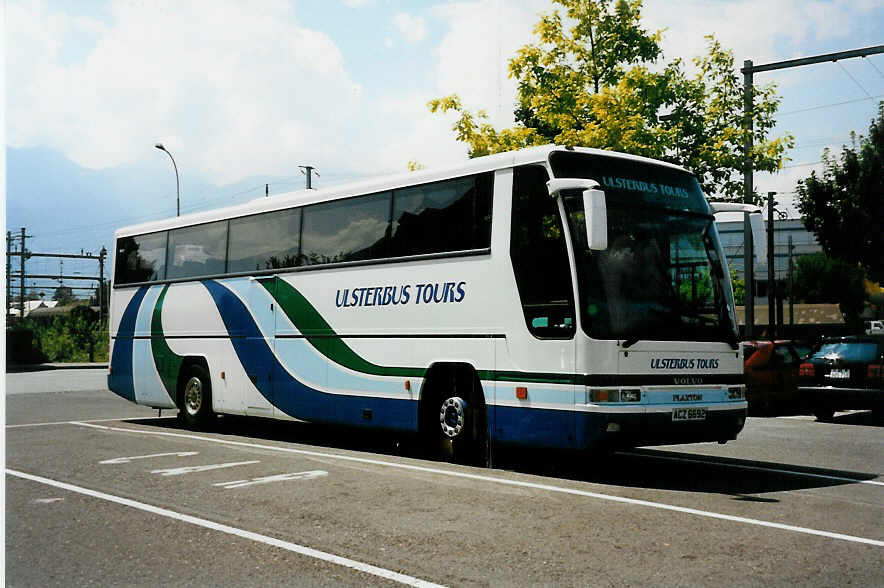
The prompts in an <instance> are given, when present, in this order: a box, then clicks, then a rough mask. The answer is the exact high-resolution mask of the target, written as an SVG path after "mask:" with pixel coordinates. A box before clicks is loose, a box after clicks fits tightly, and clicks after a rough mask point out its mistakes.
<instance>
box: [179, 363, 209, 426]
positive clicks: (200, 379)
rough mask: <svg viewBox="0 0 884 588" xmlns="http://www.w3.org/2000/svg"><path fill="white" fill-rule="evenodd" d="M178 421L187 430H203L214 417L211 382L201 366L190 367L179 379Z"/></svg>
mask: <svg viewBox="0 0 884 588" xmlns="http://www.w3.org/2000/svg"><path fill="white" fill-rule="evenodd" d="M179 395H180V398H179V403H178V420H179V421H180V422H181V423H182V424H183V425H184V426H186V427H187V428H189V429H203V428H205V427H207V426H208V425H209V423H211V421H212V420H213V418H214V417H215V413H213V412H212V381H211V380H210V379H209V374H208V372H207V371H206V370H205V368H203V367H202V366H201V365H191V366H190V367H188V368H187V371H186V372H185V373H184V377H183V378H182V379H181V390H180V392H179Z"/></svg>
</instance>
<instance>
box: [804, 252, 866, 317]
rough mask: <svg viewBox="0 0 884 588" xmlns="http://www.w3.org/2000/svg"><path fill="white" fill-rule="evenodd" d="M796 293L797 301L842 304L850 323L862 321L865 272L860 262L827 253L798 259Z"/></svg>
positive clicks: (842, 309)
mask: <svg viewBox="0 0 884 588" xmlns="http://www.w3.org/2000/svg"><path fill="white" fill-rule="evenodd" d="M792 281H793V293H794V296H795V300H796V301H797V302H803V303H809V304H815V303H835V302H837V303H838V307H839V308H840V309H841V312H842V313H844V314H845V315H846V316H847V317H848V321H849V322H855V321H857V320H858V318H859V315H860V313H861V312H862V310H863V306H864V304H865V298H866V289H865V272H864V271H863V270H862V268H860V267H857V265H856V264H852V263H848V262H845V261H842V260H840V259H833V258H831V257H829V256H828V255H826V254H825V253H823V252H819V253H813V254H810V255H802V256H801V257H799V258H798V259H796V260H795V273H794V275H793V280H792Z"/></svg>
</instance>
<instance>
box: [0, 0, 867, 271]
mask: <svg viewBox="0 0 884 588" xmlns="http://www.w3.org/2000/svg"><path fill="white" fill-rule="evenodd" d="M554 8H555V6H554V5H553V4H552V2H551V1H550V0H475V1H466V0H465V1H460V2H454V1H444V0H436V1H426V2H423V1H419V0H411V1H406V0H263V1H259V0H255V1H250V2H245V1H243V0H168V1H167V0H105V1H99V0H71V1H63V0H26V1H19V0H8V1H7V2H6V5H5V28H4V36H5V55H6V68H5V82H4V83H5V113H4V116H5V134H6V158H5V164H6V165H5V174H6V181H5V182H4V183H5V187H6V211H5V213H6V226H7V230H11V231H13V232H15V233H18V231H19V230H20V227H26V229H27V234H28V235H29V236H32V237H30V238H29V239H28V242H27V243H28V249H30V250H31V251H37V252H69V253H78V252H79V251H80V250H81V249H82V250H84V251H87V252H88V251H91V252H97V251H98V250H99V249H100V248H101V247H102V246H104V247H107V248H108V249H111V248H112V238H113V230H114V229H115V228H118V227H120V226H125V225H129V224H135V223H139V222H144V221H148V220H155V219H160V218H164V217H168V216H174V214H175V205H176V188H175V174H174V170H173V167H172V164H171V160H170V159H169V157H168V156H167V155H166V154H165V153H162V152H160V151H158V150H157V149H155V148H154V145H155V144H156V143H158V142H162V143H163V144H164V145H165V146H166V148H167V149H168V150H169V152H171V153H172V154H173V156H174V158H175V161H176V163H177V166H178V170H179V174H180V183H181V188H180V195H181V211H182V213H187V212H191V211H196V210H205V209H211V208H216V207H221V206H227V205H233V204H239V203H242V202H245V201H248V200H250V199H253V198H258V197H262V196H263V195H264V192H265V184H269V191H270V193H271V196H272V195H274V194H280V193H283V192H288V191H291V190H299V189H302V188H303V186H304V176H303V175H302V174H301V172H300V170H299V169H298V166H301V165H312V166H315V167H316V168H317V169H318V173H319V177H318V178H317V177H315V178H314V179H313V183H314V186H315V187H324V186H331V185H334V184H339V183H342V182H347V181H353V180H362V179H366V178H368V177H371V176H376V175H383V174H387V173H398V172H403V171H405V170H406V169H407V164H408V162H409V161H412V160H415V161H419V162H420V163H421V164H423V165H425V166H428V167H436V166H444V165H448V164H456V163H458V162H461V161H464V160H465V159H466V147H465V145H463V144H462V143H458V142H457V141H456V140H455V139H454V133H453V132H452V130H451V124H452V122H453V118H452V116H448V115H439V114H431V113H430V112H429V110H428V109H427V102H428V101H429V100H431V99H433V98H436V97H440V96H446V95H449V94H452V93H457V94H458V95H459V96H460V97H461V99H462V100H463V103H464V105H465V107H466V108H467V109H469V110H477V109H480V108H481V109H484V110H486V111H487V112H488V114H489V116H490V118H491V122H492V123H493V124H494V125H495V126H497V127H498V128H502V127H506V126H510V125H512V123H513V117H512V110H513V104H514V99H515V83H514V81H513V80H511V79H508V78H507V62H508V60H509V59H510V58H511V57H512V56H513V55H514V53H515V51H516V50H517V49H518V48H519V47H521V46H522V45H524V44H526V43H528V42H530V41H532V40H533V36H532V29H533V26H534V24H535V23H536V22H537V20H538V15H539V13H541V12H549V11H551V10H553V9H554ZM643 22H644V24H645V26H646V28H647V29H649V30H657V29H663V30H664V33H663V42H662V47H663V50H664V59H665V60H667V61H668V60H671V59H674V58H678V57H681V58H683V59H684V60H685V61H687V62H690V60H691V59H692V58H693V57H695V56H698V55H701V54H702V53H703V52H704V48H705V40H704V36H705V35H708V34H715V35H716V37H717V39H718V40H719V41H721V43H722V45H723V46H724V47H726V48H729V49H731V50H732V51H733V52H734V57H735V61H736V63H737V64H742V63H743V61H744V60H746V59H751V60H752V61H753V62H754V63H755V64H756V65H760V64H764V63H770V62H775V61H781V60H785V59H793V58H797V57H805V56H812V55H819V54H824V53H831V52H837V51H846V50H851V49H858V48H864V47H870V46H874V45H881V44H882V43H884V33H882V31H884V5H882V4H881V2H880V0H833V1H813V0H704V1H701V0H645V2H644V8H643ZM755 81H756V83H758V84H765V83H776V84H777V87H778V93H779V95H780V96H781V97H782V105H781V107H780V113H779V114H778V116H777V119H778V121H779V124H778V126H777V128H776V129H775V130H774V134H775V135H779V134H782V133H787V132H788V133H791V134H792V135H794V137H795V140H796V146H795V148H794V149H793V150H791V151H790V152H789V153H788V157H789V161H787V162H786V166H785V167H784V169H783V170H782V171H781V172H780V173H778V174H775V175H768V174H756V178H755V184H756V187H757V189H758V190H759V191H761V192H767V191H771V190H773V191H777V192H779V193H780V194H782V195H783V198H789V197H790V195H791V194H792V193H794V190H795V184H796V182H797V180H798V179H800V178H803V177H806V176H808V175H809V174H810V172H811V171H812V170H815V169H816V170H819V169H820V164H819V161H820V157H821V153H822V150H823V149H824V148H826V147H829V148H831V149H833V150H834V151H835V152H838V151H839V150H840V147H841V146H842V145H844V144H847V143H849V142H850V134H851V132H852V131H855V132H858V133H863V134H864V133H865V132H866V131H867V129H868V127H869V124H870V121H871V120H872V119H873V118H874V117H875V115H876V112H877V103H878V102H879V101H880V100H884V55H874V56H871V57H868V58H865V59H850V60H844V61H839V62H837V63H824V64H818V65H813V66H807V67H802V68H795V69H789V70H781V71H777V72H769V73H761V74H757V75H756V76H755ZM94 265H95V264H94V263H91V264H89V263H85V262H83V263H80V262H74V261H73V260H69V261H68V262H66V264H65V266H64V273H65V274H67V273H68V272H69V271H79V272H82V273H83V274H84V275H90V272H93V271H95V268H94ZM77 268H78V269H77ZM60 269H61V268H59V266H58V261H57V260H36V259H34V260H32V262H29V266H28V273H33V272H35V271H39V272H40V273H58V271H59V270H60ZM91 275H94V274H91Z"/></svg>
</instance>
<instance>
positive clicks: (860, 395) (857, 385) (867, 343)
mask: <svg viewBox="0 0 884 588" xmlns="http://www.w3.org/2000/svg"><path fill="white" fill-rule="evenodd" d="M798 379H799V390H800V393H801V396H802V401H803V402H804V403H805V405H807V406H810V408H811V409H812V410H813V414H814V415H816V418H817V420H820V421H824V422H828V421H831V420H832V417H833V416H834V413H835V411H836V410H849V409H864V410H873V411H875V412H876V413H877V414H879V415H881V414H882V413H884V337H876V336H851V337H837V338H828V339H824V340H823V343H822V345H821V347H820V348H819V349H818V350H817V351H816V353H814V354H813V355H811V356H810V357H808V358H807V359H805V360H804V363H802V364H801V366H800V368H799V371H798Z"/></svg>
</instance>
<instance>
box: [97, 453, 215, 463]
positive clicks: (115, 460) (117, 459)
mask: <svg viewBox="0 0 884 588" xmlns="http://www.w3.org/2000/svg"><path fill="white" fill-rule="evenodd" d="M199 453H200V452H199V451H177V452H172V453H151V454H150V455H133V456H130V457H115V458H113V459H106V460H104V461H100V462H98V463H100V464H109V465H118V464H122V463H132V462H133V461H134V460H136V459H152V458H154V457H172V456H174V457H190V456H191V455H199Z"/></svg>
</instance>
